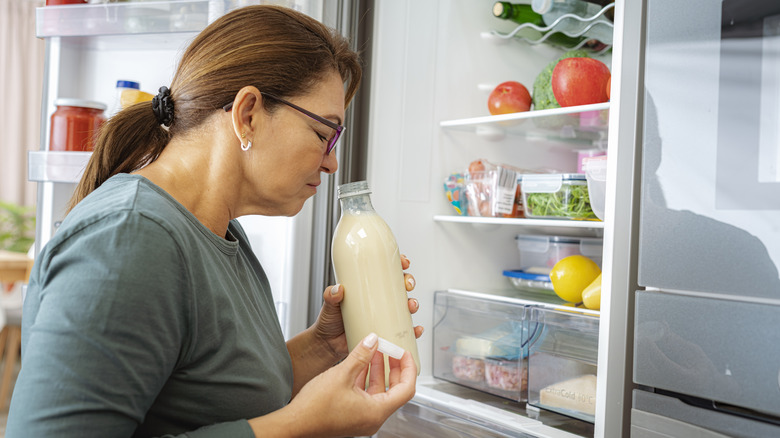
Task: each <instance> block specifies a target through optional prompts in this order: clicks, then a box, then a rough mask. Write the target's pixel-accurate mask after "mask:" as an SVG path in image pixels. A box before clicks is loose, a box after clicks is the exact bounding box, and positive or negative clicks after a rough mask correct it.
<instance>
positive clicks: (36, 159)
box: [27, 151, 92, 184]
mask: <svg viewBox="0 0 780 438" xmlns="http://www.w3.org/2000/svg"><path fill="white" fill-rule="evenodd" d="M91 156H92V152H59V151H30V152H28V154H27V179H28V180H29V181H35V182H56V183H72V184H76V183H78V182H79V180H81V175H83V174H84V169H86V167H87V163H88V162H89V157H91Z"/></svg>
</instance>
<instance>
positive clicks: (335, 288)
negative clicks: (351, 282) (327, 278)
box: [330, 283, 341, 295]
mask: <svg viewBox="0 0 780 438" xmlns="http://www.w3.org/2000/svg"><path fill="white" fill-rule="evenodd" d="M340 286H341V285H340V284H338V283H336V284H334V285H333V286H332V287H331V288H330V294H331V295H336V294H337V293H339V287H340Z"/></svg>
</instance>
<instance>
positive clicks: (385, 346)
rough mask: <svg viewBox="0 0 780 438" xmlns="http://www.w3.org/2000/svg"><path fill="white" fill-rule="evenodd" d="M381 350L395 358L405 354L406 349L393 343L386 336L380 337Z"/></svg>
mask: <svg viewBox="0 0 780 438" xmlns="http://www.w3.org/2000/svg"><path fill="white" fill-rule="evenodd" d="M378 349H379V351H381V352H382V353H384V354H386V355H388V356H390V357H392V358H393V359H399V360H400V359H401V357H403V355H404V349H403V348H401V347H399V346H397V345H395V344H393V343H392V342H390V341H388V340H387V339H384V338H379V348H378Z"/></svg>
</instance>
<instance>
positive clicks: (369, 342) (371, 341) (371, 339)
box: [363, 333, 379, 348]
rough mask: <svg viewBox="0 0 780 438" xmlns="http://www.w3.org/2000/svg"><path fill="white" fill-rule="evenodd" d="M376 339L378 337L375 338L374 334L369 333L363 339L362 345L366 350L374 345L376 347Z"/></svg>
mask: <svg viewBox="0 0 780 438" xmlns="http://www.w3.org/2000/svg"><path fill="white" fill-rule="evenodd" d="M377 339H379V336H377V335H376V333H371V334H370V335H368V336H366V337H365V338H364V339H363V345H364V346H365V347H366V348H373V347H374V345H376V341H377Z"/></svg>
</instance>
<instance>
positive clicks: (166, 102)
mask: <svg viewBox="0 0 780 438" xmlns="http://www.w3.org/2000/svg"><path fill="white" fill-rule="evenodd" d="M152 111H153V112H154V116H155V117H156V118H157V121H158V122H159V123H160V124H162V125H165V126H171V123H173V98H172V97H171V90H169V89H168V87H160V92H159V93H157V96H154V98H152Z"/></svg>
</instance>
